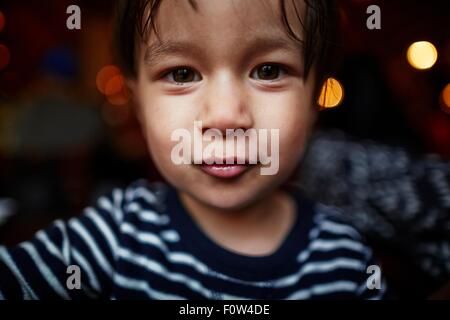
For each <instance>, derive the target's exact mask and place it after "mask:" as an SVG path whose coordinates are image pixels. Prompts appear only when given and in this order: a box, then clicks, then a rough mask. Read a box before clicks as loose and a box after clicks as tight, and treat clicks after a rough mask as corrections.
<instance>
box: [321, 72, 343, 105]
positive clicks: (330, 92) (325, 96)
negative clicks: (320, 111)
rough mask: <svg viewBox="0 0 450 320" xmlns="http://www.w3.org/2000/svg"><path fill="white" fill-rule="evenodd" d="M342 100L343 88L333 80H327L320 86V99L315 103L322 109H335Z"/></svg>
mask: <svg viewBox="0 0 450 320" xmlns="http://www.w3.org/2000/svg"><path fill="white" fill-rule="evenodd" d="M343 100H344V87H343V86H342V84H341V83H340V82H339V81H338V80H336V79H334V78H328V79H327V81H326V82H325V83H324V85H323V86H322V91H321V92H320V97H319V100H318V101H317V103H318V104H319V106H321V107H322V108H335V107H337V106H338V105H340V104H341V103H342V101H343Z"/></svg>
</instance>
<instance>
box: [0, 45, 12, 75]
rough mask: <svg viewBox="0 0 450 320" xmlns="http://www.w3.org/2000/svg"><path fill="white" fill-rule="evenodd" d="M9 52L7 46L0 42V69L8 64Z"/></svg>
mask: <svg viewBox="0 0 450 320" xmlns="http://www.w3.org/2000/svg"><path fill="white" fill-rule="evenodd" d="M10 58H11V54H10V53H9V49H8V47H7V46H5V45H3V44H0V70H1V69H4V68H6V66H7V65H8V64H9V60H10Z"/></svg>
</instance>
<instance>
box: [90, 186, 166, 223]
mask: <svg viewBox="0 0 450 320" xmlns="http://www.w3.org/2000/svg"><path fill="white" fill-rule="evenodd" d="M168 190H169V186H168V185H166V184H164V183H160V182H149V181H147V180H145V179H139V180H135V181H133V182H131V183H130V184H129V185H128V186H125V187H116V188H113V189H112V190H110V191H108V192H105V193H104V194H103V195H102V196H100V197H98V198H97V199H96V202H95V204H94V206H93V207H94V208H95V209H96V210H97V211H102V212H104V213H109V214H110V215H111V216H112V218H113V219H114V220H115V222H116V223H117V224H123V223H125V222H127V221H128V222H129V221H130V220H131V221H136V222H137V221H143V222H150V223H151V224H153V225H155V226H162V225H164V224H167V222H168V216H167V214H166V203H165V202H166V201H165V198H166V194H167V192H168ZM90 208H92V207H89V208H87V210H89V209H90Z"/></svg>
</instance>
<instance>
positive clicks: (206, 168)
mask: <svg viewBox="0 0 450 320" xmlns="http://www.w3.org/2000/svg"><path fill="white" fill-rule="evenodd" d="M250 167H251V165H248V164H205V163H204V164H201V165H200V168H201V169H202V170H203V172H205V173H207V174H209V175H210V176H213V177H216V178H223V179H231V178H235V177H238V176H240V175H242V174H243V173H244V172H245V171H247V170H248V169H249V168H250Z"/></svg>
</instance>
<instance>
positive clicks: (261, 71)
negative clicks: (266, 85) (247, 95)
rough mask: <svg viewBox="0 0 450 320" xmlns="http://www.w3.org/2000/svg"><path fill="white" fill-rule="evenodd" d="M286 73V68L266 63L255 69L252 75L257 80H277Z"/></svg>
mask: <svg viewBox="0 0 450 320" xmlns="http://www.w3.org/2000/svg"><path fill="white" fill-rule="evenodd" d="M283 73H284V69H283V68H282V67H280V66H278V65H276V64H264V65H261V66H259V67H256V68H255V69H253V71H252V73H251V77H252V78H254V79H257V80H266V81H270V80H276V79H278V78H279V77H280V76H281V75H282V74H283Z"/></svg>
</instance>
